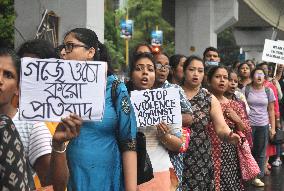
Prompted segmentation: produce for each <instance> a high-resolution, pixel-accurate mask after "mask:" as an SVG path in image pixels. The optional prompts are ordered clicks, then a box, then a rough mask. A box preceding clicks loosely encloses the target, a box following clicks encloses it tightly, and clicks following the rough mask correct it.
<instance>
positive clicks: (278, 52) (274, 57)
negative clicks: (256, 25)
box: [262, 39, 284, 64]
mask: <svg viewBox="0 0 284 191" xmlns="http://www.w3.org/2000/svg"><path fill="white" fill-rule="evenodd" d="M262 60H263V61H266V62H274V63H277V64H284V42H283V41H274V40H268V39H265V44H264V48H263V53H262Z"/></svg>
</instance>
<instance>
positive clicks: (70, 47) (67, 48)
mask: <svg viewBox="0 0 284 191" xmlns="http://www.w3.org/2000/svg"><path fill="white" fill-rule="evenodd" d="M61 46H62V49H63V48H64V49H65V52H66V53H70V52H72V51H73V48H76V47H84V48H90V47H88V46H86V45H84V44H75V43H66V44H63V45H61Z"/></svg>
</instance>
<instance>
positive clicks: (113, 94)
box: [111, 79, 121, 111]
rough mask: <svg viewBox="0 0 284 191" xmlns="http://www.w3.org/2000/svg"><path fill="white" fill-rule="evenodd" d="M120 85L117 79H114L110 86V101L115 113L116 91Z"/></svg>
mask: <svg viewBox="0 0 284 191" xmlns="http://www.w3.org/2000/svg"><path fill="white" fill-rule="evenodd" d="M120 83H121V82H120V81H119V80H118V79H115V80H114V81H113V82H112V85H111V100H112V104H113V106H114V109H115V111H116V101H117V95H116V90H117V87H118V86H119V84H120Z"/></svg>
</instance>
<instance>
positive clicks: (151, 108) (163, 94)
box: [130, 88, 182, 127]
mask: <svg viewBox="0 0 284 191" xmlns="http://www.w3.org/2000/svg"><path fill="white" fill-rule="evenodd" d="M130 99H131V103H132V106H133V108H134V112H135V116H136V122H137V127H146V126H150V125H157V124H159V123H161V122H162V121H164V122H165V123H166V124H178V123H181V121H182V116H181V106H180V95H179V90H178V89H177V88H166V89H162V88H158V89H153V90H142V91H132V92H131V98H130Z"/></svg>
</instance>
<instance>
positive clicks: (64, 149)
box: [50, 142, 67, 154]
mask: <svg viewBox="0 0 284 191" xmlns="http://www.w3.org/2000/svg"><path fill="white" fill-rule="evenodd" d="M50 144H51V148H52V151H54V152H56V153H59V154H62V153H64V152H65V151H66V148H67V144H66V143H65V142H64V143H63V147H64V148H63V150H56V149H55V148H54V147H53V143H50Z"/></svg>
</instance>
